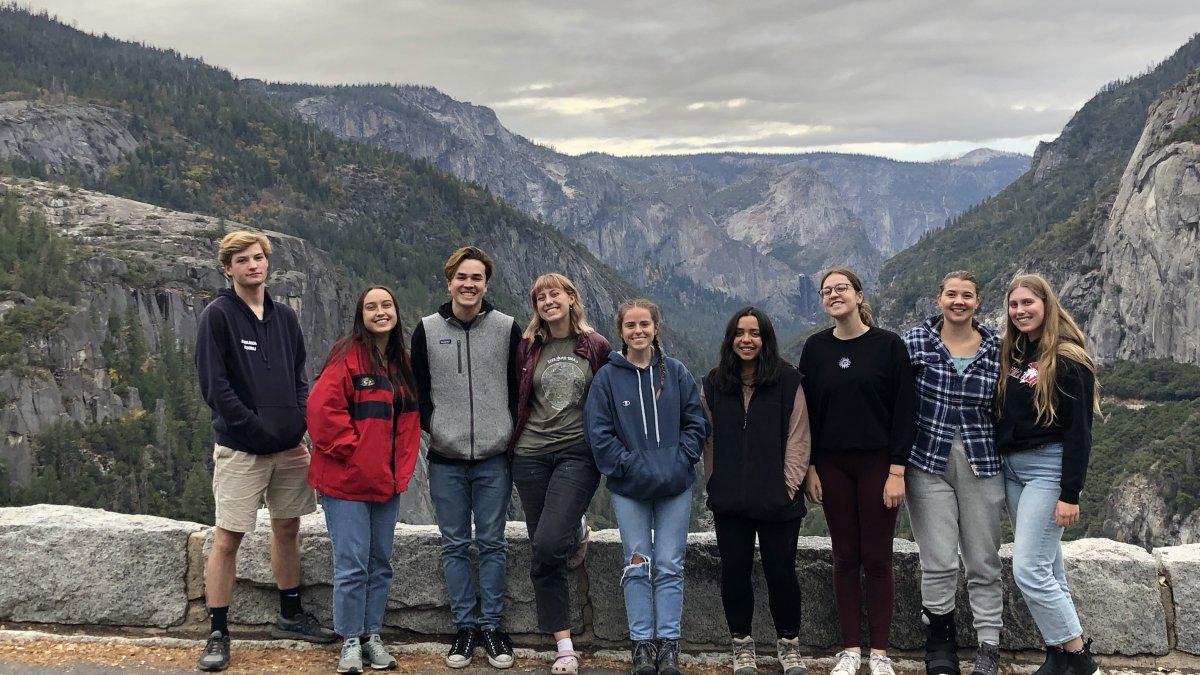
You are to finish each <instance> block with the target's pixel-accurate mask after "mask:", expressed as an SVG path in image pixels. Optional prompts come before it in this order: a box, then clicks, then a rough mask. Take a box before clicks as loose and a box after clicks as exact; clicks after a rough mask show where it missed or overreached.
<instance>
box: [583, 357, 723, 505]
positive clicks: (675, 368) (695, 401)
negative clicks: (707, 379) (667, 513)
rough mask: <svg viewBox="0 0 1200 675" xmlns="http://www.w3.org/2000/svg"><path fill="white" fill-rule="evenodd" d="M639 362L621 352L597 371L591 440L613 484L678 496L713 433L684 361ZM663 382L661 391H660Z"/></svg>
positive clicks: (644, 493)
mask: <svg viewBox="0 0 1200 675" xmlns="http://www.w3.org/2000/svg"><path fill="white" fill-rule="evenodd" d="M666 371H667V380H666V382H665V383H664V382H660V381H659V380H660V379H661V377H660V376H661V372H662V371H660V370H659V369H658V357H655V358H654V360H653V361H652V362H651V364H650V366H648V367H646V368H638V367H637V366H635V365H633V364H632V363H630V362H629V360H628V359H626V358H625V356H624V355H622V354H621V352H619V351H614V352H612V353H611V354H609V356H608V363H607V364H606V365H605V366H604V367H603V368H601V369H600V370H599V372H597V373H596V375H595V377H594V378H593V379H592V385H591V387H590V388H589V389H588V398H587V404H586V405H585V406H584V409H583V414H584V427H585V429H586V432H587V440H588V445H590V446H591V447H592V454H593V455H594V456H595V458H596V466H597V467H598V468H599V469H600V473H602V474H604V475H605V476H607V477H608V489H609V490H612V491H613V492H615V493H616V494H619V495H622V496H625V497H629V498H632V499H641V500H648V499H657V498H660V497H673V496H675V495H678V494H680V493H682V492H683V491H685V490H687V489H688V488H690V487H691V485H692V477H693V473H692V465H694V464H695V463H696V462H698V461H700V454H701V452H702V450H703V447H704V439H706V438H708V432H709V425H708V417H707V416H706V415H705V414H704V408H702V407H701V405H700V391H699V389H698V388H697V387H696V380H695V379H694V378H693V377H692V374H691V373H689V372H688V371H687V368H685V367H684V366H683V364H682V363H680V362H679V361H677V360H675V359H672V358H669V357H668V358H667V359H666ZM660 387H661V389H662V394H660V395H659V396H657V397H656V396H655V395H654V394H655V392H656V391H657V390H658V389H659V388H660Z"/></svg>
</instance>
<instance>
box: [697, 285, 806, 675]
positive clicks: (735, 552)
mask: <svg viewBox="0 0 1200 675" xmlns="http://www.w3.org/2000/svg"><path fill="white" fill-rule="evenodd" d="M701 397H702V400H703V401H704V405H705V409H706V411H707V412H708V415H709V418H710V419H711V420H712V424H713V434H712V436H711V437H710V440H709V442H708V443H707V444H706V446H705V451H704V452H705V454H704V468H705V474H706V478H707V484H708V508H709V509H711V510H712V512H713V520H714V523H715V526H716V531H717V549H718V551H719V552H720V554H721V601H722V603H723V604H724V607H725V620H726V622H727V623H728V624H729V632H730V633H732V635H733V659H734V663H733V668H734V673H735V674H736V675H749V674H751V673H757V672H758V670H757V668H756V667H755V649H754V637H753V636H752V635H751V633H750V623H751V619H752V617H753V612H754V590H753V587H752V586H751V582H750V579H751V576H752V575H753V572H754V539H755V535H757V536H758V544H759V549H760V551H761V552H762V563H763V572H764V573H765V574H766V578H767V597H768V598H769V600H770V606H771V618H772V619H774V622H775V632H776V634H777V637H778V640H777V641H776V652H777V654H778V656H779V661H780V663H781V664H782V665H783V669H784V673H785V674H786V675H801V674H802V673H805V672H806V671H805V668H804V666H803V664H802V663H801V661H800V638H799V635H800V584H799V582H798V581H797V580H796V540H797V537H798V536H799V534H800V521H801V520H802V519H803V518H804V514H805V507H804V498H803V495H802V494H801V489H802V487H803V484H804V474H805V472H806V471H807V470H808V457H809V448H810V439H809V431H808V411H807V409H806V407H805V404H804V390H803V389H802V388H801V387H800V373H799V371H797V370H796V369H795V368H793V367H791V366H790V365H788V364H787V363H785V362H784V361H783V359H781V358H780V356H779V346H778V344H777V342H776V340H775V329H774V328H773V327H772V326H771V320H770V319H769V318H767V315H766V314H765V313H763V312H762V311H761V310H758V309H755V308H754V307H746V308H744V309H741V310H739V311H738V313H737V314H735V315H734V316H733V318H731V319H730V320H729V323H728V325H726V327H725V340H724V341H723V342H722V343H721V355H720V364H719V365H718V366H717V367H716V368H714V369H713V370H712V371H711V372H710V373H709V374H708V376H707V377H705V378H704V389H703V393H702V394H701Z"/></svg>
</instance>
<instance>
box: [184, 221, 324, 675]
mask: <svg viewBox="0 0 1200 675" xmlns="http://www.w3.org/2000/svg"><path fill="white" fill-rule="evenodd" d="M217 257H218V260H219V261H220V263H221V268H222V270H223V271H224V273H225V276H226V277H228V278H229V280H230V282H231V284H232V285H231V288H225V289H222V290H221V292H220V293H219V294H218V295H217V298H216V299H215V300H213V301H212V302H211V303H209V305H208V306H207V307H205V308H204V311H203V312H201V314H200V319H199V320H198V322H197V331H196V373H197V375H198V378H199V381H200V393H201V395H203V396H204V400H205V402H206V403H208V406H209V407H210V408H212V420H213V421H212V424H213V438H214V441H215V448H214V450H213V497H214V501H215V502H216V528H215V529H214V535H213V537H214V538H213V548H212V553H211V555H210V556H209V558H208V563H207V564H206V565H205V569H204V583H205V588H204V594H205V602H206V604H207V605H208V611H209V619H210V621H211V629H210V630H211V632H210V634H209V639H208V643H207V644H206V645H205V647H204V651H203V652H202V653H201V655H200V669H201V670H208V671H215V670H224V669H225V668H227V667H229V625H228V612H229V601H230V598H231V596H232V595H233V585H234V581H235V579H236V576H237V563H236V560H237V551H238V547H239V546H240V545H241V543H242V537H243V535H245V533H247V532H253V531H254V526H255V521H256V518H257V514H258V508H259V506H260V505H262V504H263V503H264V502H265V503H266V505H267V509H268V510H269V511H270V513H271V569H272V570H274V572H275V580H276V582H277V583H278V586H279V616H278V617H277V620H276V623H275V626H274V627H272V629H271V635H272V637H276V638H290V639H298V640H307V641H309V642H320V643H326V642H333V641H335V640H337V635H336V634H334V633H333V632H332V631H330V630H328V629H326V628H323V627H321V626H319V625H318V624H317V622H316V619H315V618H314V617H313V616H312V615H311V614H308V613H305V612H304V610H303V608H302V607H301V604H300V546H299V532H300V516H303V515H305V514H308V513H312V512H313V511H315V510H316V508H317V505H316V498H315V496H314V494H313V491H312V488H310V487H309V486H308V463H309V455H308V448H307V447H306V446H305V445H304V442H303V439H304V431H305V428H306V426H305V405H306V403H307V401H308V378H307V377H306V376H305V372H304V361H305V351H304V336H303V335H302V334H301V332H300V323H299V321H297V319H296V313H295V312H294V311H292V308H290V307H288V306H287V305H284V304H282V303H276V302H275V301H274V300H272V299H271V295H270V294H269V293H267V289H266V286H265V284H266V280H267V271H268V269H269V267H270V264H269V263H270V257H271V242H270V241H269V240H268V239H267V238H266V237H265V236H263V235H262V234H257V233H254V232H244V231H239V232H231V233H229V234H227V235H225V237H224V238H223V239H222V240H221V244H220V249H219V251H218V255H217Z"/></svg>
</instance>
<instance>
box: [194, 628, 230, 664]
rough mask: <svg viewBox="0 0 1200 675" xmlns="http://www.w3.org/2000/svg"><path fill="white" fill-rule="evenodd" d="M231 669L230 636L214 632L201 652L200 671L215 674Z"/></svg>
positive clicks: (217, 631)
mask: <svg viewBox="0 0 1200 675" xmlns="http://www.w3.org/2000/svg"><path fill="white" fill-rule="evenodd" d="M228 667H229V636H228V635H225V634H222V633H221V631H219V630H214V631H213V632H212V635H209V636H208V642H205V643H204V651H202V652H200V670H205V671H209V672H214V671H218V670H225V669H226V668H228Z"/></svg>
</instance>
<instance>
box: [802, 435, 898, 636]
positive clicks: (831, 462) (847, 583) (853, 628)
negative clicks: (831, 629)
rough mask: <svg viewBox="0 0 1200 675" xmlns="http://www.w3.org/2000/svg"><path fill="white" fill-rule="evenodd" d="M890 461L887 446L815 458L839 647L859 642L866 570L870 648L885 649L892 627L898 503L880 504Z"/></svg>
mask: <svg viewBox="0 0 1200 675" xmlns="http://www.w3.org/2000/svg"><path fill="white" fill-rule="evenodd" d="M890 465H891V461H890V459H889V456H888V453H887V451H886V450H879V451H876V452H855V453H837V454H830V455H823V456H821V457H820V458H818V460H817V462H816V466H817V476H818V477H820V479H821V490H822V492H823V502H824V504H823V506H824V510H825V520H826V522H828V523H829V537H830V539H831V540H832V543H833V594H834V598H835V600H836V602H837V613H838V623H839V624H841V629H842V646H843V647H860V646H861V645H862V643H861V638H862V635H861V633H860V632H859V618H860V617H861V616H862V596H863V586H864V584H863V583H862V581H861V576H863V575H865V576H866V578H867V580H866V584H865V586H866V592H867V626H868V628H869V629H870V632H871V649H887V647H888V642H889V641H890V637H891V631H892V600H893V598H894V596H895V581H894V579H893V577H892V536H893V535H894V534H895V532H896V516H897V515H898V514H899V512H900V509H889V508H885V507H884V505H883V484H884V482H885V481H887V476H888V468H889V467H890Z"/></svg>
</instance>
